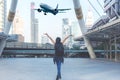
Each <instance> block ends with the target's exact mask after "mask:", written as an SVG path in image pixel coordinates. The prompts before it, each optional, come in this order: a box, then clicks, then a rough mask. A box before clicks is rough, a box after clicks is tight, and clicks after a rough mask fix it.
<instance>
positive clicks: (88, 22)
mask: <svg viewBox="0 0 120 80" xmlns="http://www.w3.org/2000/svg"><path fill="white" fill-rule="evenodd" d="M93 23H94V19H93V12H92V11H91V9H89V10H88V13H87V16H86V27H87V29H90V28H91V27H92V25H93Z"/></svg>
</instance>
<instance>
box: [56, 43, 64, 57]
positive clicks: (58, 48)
mask: <svg viewBox="0 0 120 80" xmlns="http://www.w3.org/2000/svg"><path fill="white" fill-rule="evenodd" d="M55 56H57V57H63V56H64V46H63V44H62V43H56V44H55Z"/></svg>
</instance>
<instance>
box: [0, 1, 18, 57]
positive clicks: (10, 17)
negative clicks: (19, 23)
mask: <svg viewBox="0 0 120 80" xmlns="http://www.w3.org/2000/svg"><path fill="white" fill-rule="evenodd" d="M17 2H18V0H12V3H11V7H10V10H9V15H8V19H7V21H6V25H5V28H4V33H5V34H7V35H8V33H9V31H10V26H11V24H12V22H13V19H14V16H15V11H16V6H17ZM5 44H6V38H5V39H1V40H0V55H1V54H2V52H3V49H4V47H5Z"/></svg>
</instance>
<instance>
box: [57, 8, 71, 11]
mask: <svg viewBox="0 0 120 80" xmlns="http://www.w3.org/2000/svg"><path fill="white" fill-rule="evenodd" d="M57 10H58V11H66V10H71V8H69V9H57Z"/></svg>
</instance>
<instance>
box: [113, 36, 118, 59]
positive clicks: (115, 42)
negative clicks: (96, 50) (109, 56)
mask: <svg viewBox="0 0 120 80" xmlns="http://www.w3.org/2000/svg"><path fill="white" fill-rule="evenodd" d="M114 44H115V61H117V60H118V59H117V40H116V36H115V37H114Z"/></svg>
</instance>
